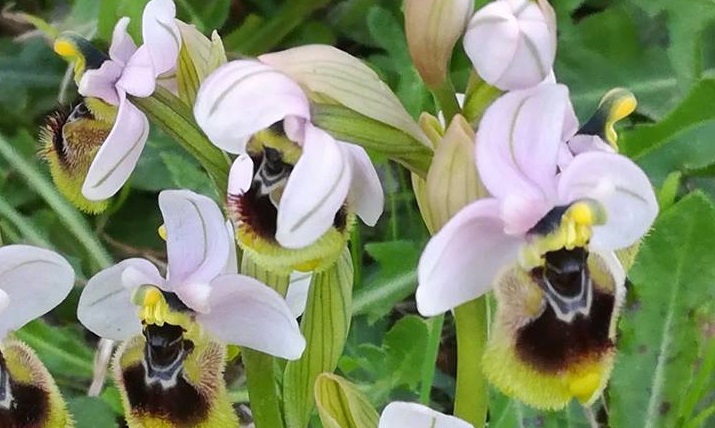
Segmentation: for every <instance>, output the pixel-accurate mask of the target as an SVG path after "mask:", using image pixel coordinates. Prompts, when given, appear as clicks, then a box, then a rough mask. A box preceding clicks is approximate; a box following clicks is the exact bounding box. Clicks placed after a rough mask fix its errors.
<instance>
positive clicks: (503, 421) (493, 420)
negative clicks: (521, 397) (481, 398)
mask: <svg viewBox="0 0 715 428" xmlns="http://www.w3.org/2000/svg"><path fill="white" fill-rule="evenodd" d="M490 398H491V400H490V402H489V415H490V419H489V428H536V427H539V428H590V427H591V424H589V421H588V419H586V416H585V413H584V411H585V410H584V408H583V407H582V406H580V405H579V404H578V403H576V402H572V403H571V404H570V405H569V406H568V407H566V408H565V409H564V410H561V411H559V412H547V411H540V410H536V409H532V408H531V407H529V406H527V405H525V404H523V403H521V402H520V401H518V400H513V399H511V398H509V397H507V396H506V395H504V394H502V393H500V392H498V391H495V390H493V391H491V394H490ZM616 426H617V425H614V427H616Z"/></svg>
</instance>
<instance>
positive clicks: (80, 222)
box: [0, 136, 113, 270]
mask: <svg viewBox="0 0 715 428" xmlns="http://www.w3.org/2000/svg"><path fill="white" fill-rule="evenodd" d="M0 155H1V156H2V157H4V158H5V159H6V160H7V161H8V162H9V163H10V165H12V166H13V167H14V168H15V169H16V170H17V172H18V173H20V175H22V177H23V178H24V180H25V181H26V182H27V184H28V185H29V186H30V187H31V188H32V189H33V190H34V191H35V192H37V194H39V195H40V196H41V197H42V199H44V200H45V201H46V202H47V204H48V205H49V206H50V207H51V208H52V210H53V211H54V212H55V214H56V215H57V217H58V218H59V219H60V221H61V222H62V223H63V224H64V225H65V226H67V230H68V231H69V232H70V233H71V234H72V235H74V237H75V238H77V241H79V243H80V244H81V245H82V246H83V247H84V249H85V250H86V252H87V255H88V256H89V258H90V260H91V261H92V264H93V268H94V269H96V270H100V269H103V268H105V267H107V266H109V265H111V264H112V263H113V261H112V257H111V256H110V255H109V253H108V252H107V250H106V249H105V248H104V246H102V244H101V243H100V242H99V240H98V239H97V237H96V236H95V234H94V232H93V231H92V228H91V227H90V225H89V223H87V220H86V219H85V218H84V217H83V216H82V214H80V212H79V211H77V209H76V208H75V207H74V206H72V204H70V203H69V202H67V200H66V199H65V198H64V197H63V196H62V195H60V194H59V193H58V192H57V190H56V189H55V187H54V186H53V185H52V183H51V182H50V181H49V180H47V179H46V178H45V177H44V176H43V175H42V173H40V171H38V170H37V168H36V167H35V166H34V165H32V164H31V163H30V162H28V161H27V159H25V158H24V157H22V155H20V154H19V153H18V152H17V150H15V148H14V147H12V145H10V143H9V142H8V141H7V140H6V139H4V138H3V137H2V136H0Z"/></svg>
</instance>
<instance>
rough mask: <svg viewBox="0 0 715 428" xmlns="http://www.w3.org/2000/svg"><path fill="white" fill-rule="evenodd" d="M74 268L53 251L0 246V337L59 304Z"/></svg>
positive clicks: (72, 283)
mask: <svg viewBox="0 0 715 428" xmlns="http://www.w3.org/2000/svg"><path fill="white" fill-rule="evenodd" d="M73 285H74V270H73V269H72V266H70V264H69V263H67V261H66V260H65V259H64V258H63V257H62V256H60V255H59V254H57V253H55V252H54V251H50V250H45V249H43V248H37V247H31V246H29V245H7V246H4V247H2V248H0V290H2V292H3V293H2V294H3V299H2V300H3V301H4V303H3V305H4V306H5V307H4V308H3V309H2V310H0V339H2V338H4V337H5V336H6V335H7V332H8V331H10V330H17V329H19V328H20V327H22V326H24V325H25V324H27V323H28V322H30V321H32V320H33V319H35V318H38V317H40V316H42V315H44V314H46V313H47V312H49V311H51V310H52V309H54V308H55V306H57V305H59V304H60V303H61V302H62V301H63V300H64V299H65V297H67V295H68V294H69V292H70V290H72V286H73Z"/></svg>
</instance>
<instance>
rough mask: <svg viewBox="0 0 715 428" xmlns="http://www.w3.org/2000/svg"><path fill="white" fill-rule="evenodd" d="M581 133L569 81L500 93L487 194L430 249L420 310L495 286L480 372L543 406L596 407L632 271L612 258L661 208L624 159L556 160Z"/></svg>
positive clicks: (479, 153)
mask: <svg viewBox="0 0 715 428" xmlns="http://www.w3.org/2000/svg"><path fill="white" fill-rule="evenodd" d="M577 128H578V125H577V122H576V118H575V115H574V113H573V110H572V109H571V104H570V102H569V99H568V90H567V88H566V87H565V86H563V85H555V84H542V85H539V86H537V87H534V88H531V89H528V90H521V91H512V92H510V93H507V94H506V95H503V96H502V97H501V98H499V99H498V100H497V101H495V102H494V104H492V106H490V107H489V109H487V111H486V112H485V115H484V117H483V119H482V121H481V123H480V126H479V129H478V132H477V139H476V141H477V146H476V163H477V170H478V172H479V175H480V178H481V180H482V183H483V184H484V186H485V187H486V189H487V190H488V192H489V193H490V194H491V196H492V197H491V198H486V199H480V200H478V201H476V202H474V203H472V204H471V205H468V206H467V207H465V208H464V209H462V210H461V211H460V212H459V213H457V215H455V216H454V217H453V218H452V219H451V220H450V221H449V222H448V223H447V224H446V225H445V226H444V227H443V228H442V229H441V230H440V231H439V232H438V233H437V234H436V235H435V236H434V237H433V238H432V240H431V241H430V242H429V243H428V244H427V247H426V248H425V251H424V253H423V254H422V257H421V259H420V263H419V268H418V281H419V286H418V289H417V306H418V309H419V310H420V312H421V313H422V314H423V315H427V316H430V315H436V314H439V313H441V312H444V311H446V310H448V309H451V308H454V307H455V306H458V305H460V304H462V303H465V302H466V301H468V300H471V299H474V298H476V297H478V296H480V295H482V294H484V293H486V292H487V291H488V290H489V289H490V288H492V287H493V286H494V287H496V296H497V302H498V303H499V305H498V309H497V315H496V318H495V323H494V327H493V329H492V334H491V335H490V341H489V344H488V348H487V351H486V352H485V354H484V357H483V362H484V372H485V374H486V375H487V377H488V378H489V379H490V381H492V383H494V384H495V385H496V386H497V387H499V388H500V389H501V390H502V391H503V392H505V393H507V394H509V395H511V396H514V397H517V398H519V399H521V400H522V401H524V402H526V403H528V404H530V405H533V406H535V407H539V408H548V409H557V408H561V407H563V406H565V405H566V404H567V403H568V402H569V401H570V400H571V398H573V397H575V398H578V399H579V400H580V401H582V402H583V403H586V404H588V403H590V402H592V401H593V400H595V399H596V398H597V397H598V395H599V394H600V392H601V391H602V390H603V388H604V387H605V385H606V383H607V381H608V377H609V374H610V370H611V368H612V366H613V358H614V354H615V351H614V344H615V322H616V320H617V317H618V312H619V308H620V305H621V304H622V302H623V299H624V281H625V273H624V272H623V268H622V267H621V265H620V264H619V262H618V260H617V259H616V256H615V255H614V253H613V251H614V250H618V249H622V248H626V247H629V246H631V245H633V244H634V243H636V242H637V241H638V240H639V239H640V238H641V237H642V236H643V235H644V234H645V233H646V232H647V231H648V229H649V228H650V226H651V224H652V223H653V221H654V219H655V217H656V214H657V212H658V206H657V202H656V199H655V195H654V194H653V190H652V188H651V185H650V183H649V181H648V178H647V177H646V175H645V174H644V173H643V172H642V171H641V170H640V168H638V166H636V165H635V164H634V163H633V162H632V161H630V160H629V159H627V158H626V157H624V156H621V155H618V154H616V153H613V152H607V151H600V150H594V151H588V152H585V153H581V154H578V155H576V156H574V157H573V159H571V160H570V162H568V163H567V164H566V166H565V167H563V169H560V168H559V157H560V154H561V153H562V151H563V148H564V146H565V144H566V142H567V141H569V140H570V139H571V138H572V137H573V135H574V133H575V132H576V129H577Z"/></svg>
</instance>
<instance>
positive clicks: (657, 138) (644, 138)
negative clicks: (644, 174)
mask: <svg viewBox="0 0 715 428" xmlns="http://www.w3.org/2000/svg"><path fill="white" fill-rule="evenodd" d="M713 99H715V79H703V80H702V81H700V82H699V83H698V84H697V85H696V86H694V87H693V89H692V90H691V91H690V93H689V94H688V96H687V97H686V98H685V99H684V100H683V102H682V103H681V104H679V105H678V107H677V108H675V109H674V110H673V111H671V112H670V113H669V114H668V115H667V116H666V117H664V118H663V119H662V120H661V121H659V122H658V123H656V124H653V125H644V126H639V127H637V128H635V129H634V130H632V131H628V132H624V133H622V136H621V139H620V140H619V143H620V144H621V149H622V151H623V152H624V153H625V154H627V155H629V156H631V157H633V158H639V157H642V156H644V155H645V154H647V153H649V152H651V151H653V150H656V149H658V148H660V147H662V146H663V145H664V144H666V143H668V142H670V141H673V140H675V138H676V137H677V136H678V135H679V134H682V133H684V132H686V131H688V130H690V129H692V128H695V127H698V126H702V125H703V124H705V123H707V122H710V121H712V120H714V119H715V111H714V110H713V109H712V100H713Z"/></svg>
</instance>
